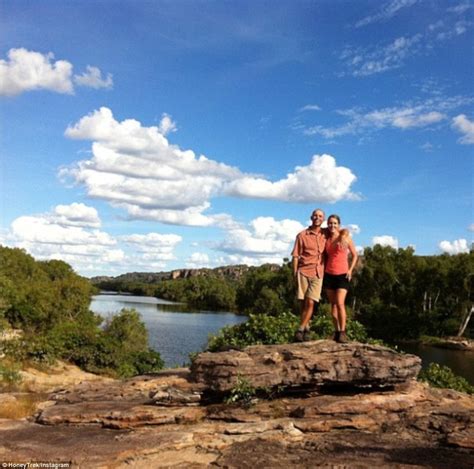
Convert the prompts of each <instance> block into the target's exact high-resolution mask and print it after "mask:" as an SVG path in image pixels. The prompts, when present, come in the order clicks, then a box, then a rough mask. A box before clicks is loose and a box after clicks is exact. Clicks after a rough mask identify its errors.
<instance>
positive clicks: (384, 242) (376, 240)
mask: <svg viewBox="0 0 474 469" xmlns="http://www.w3.org/2000/svg"><path fill="white" fill-rule="evenodd" d="M376 244H380V246H390V247H392V248H394V249H398V239H397V238H394V237H393V236H389V235H382V236H374V237H373V238H372V245H373V246H375V245H376Z"/></svg>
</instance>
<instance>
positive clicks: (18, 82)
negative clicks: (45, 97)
mask: <svg viewBox="0 0 474 469" xmlns="http://www.w3.org/2000/svg"><path fill="white" fill-rule="evenodd" d="M7 56H8V60H0V95H5V96H15V95H18V94H20V93H23V92H24V91H31V90H37V89H46V90H50V91H55V92H57V93H69V94H72V93H73V91H74V88H73V85H72V82H71V75H72V64H71V63H69V62H67V61H66V60H58V61H56V62H54V61H53V59H54V54H52V53H51V52H50V53H49V54H41V53H39V52H33V51H29V50H26V49H23V48H21V49H10V50H9V51H8V54H7Z"/></svg>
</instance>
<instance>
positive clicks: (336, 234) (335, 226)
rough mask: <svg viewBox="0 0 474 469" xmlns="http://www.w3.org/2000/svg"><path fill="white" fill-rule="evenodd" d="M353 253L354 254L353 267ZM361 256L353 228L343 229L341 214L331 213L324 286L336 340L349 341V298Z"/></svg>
mask: <svg viewBox="0 0 474 469" xmlns="http://www.w3.org/2000/svg"><path fill="white" fill-rule="evenodd" d="M349 253H350V254H351V257H352V260H351V265H350V267H349V259H348V255H349ZM357 257H358V256H357V251H356V249H355V246H354V243H353V242H352V239H351V237H350V234H349V231H348V230H346V229H341V219H340V218H339V216H338V215H331V216H330V217H329V218H328V239H327V241H326V266H325V269H324V288H325V289H326V293H327V296H328V299H329V302H330V303H331V314H332V320H333V323H334V329H335V333H334V340H335V341H336V342H341V343H345V342H347V341H348V339H347V335H346V306H345V301H346V295H347V290H348V289H349V285H350V283H349V282H350V281H351V278H352V271H353V270H354V267H355V265H356V263H357Z"/></svg>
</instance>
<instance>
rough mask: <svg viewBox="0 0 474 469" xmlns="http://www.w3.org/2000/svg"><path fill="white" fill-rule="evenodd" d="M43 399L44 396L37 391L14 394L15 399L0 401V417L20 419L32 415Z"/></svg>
mask: <svg viewBox="0 0 474 469" xmlns="http://www.w3.org/2000/svg"><path fill="white" fill-rule="evenodd" d="M44 400H45V396H44V395H42V394H37V393H26V394H20V395H17V396H15V400H13V399H12V400H8V401H7V402H0V418H3V419H13V420H17V419H22V418H25V417H29V416H30V415H33V414H34V413H35V411H36V408H37V406H38V404H39V403H40V402H42V401H44Z"/></svg>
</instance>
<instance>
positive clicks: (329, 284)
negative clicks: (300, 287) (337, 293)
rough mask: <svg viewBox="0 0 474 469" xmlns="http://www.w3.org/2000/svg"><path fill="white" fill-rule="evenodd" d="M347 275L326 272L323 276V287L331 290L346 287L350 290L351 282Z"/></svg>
mask: <svg viewBox="0 0 474 469" xmlns="http://www.w3.org/2000/svg"><path fill="white" fill-rule="evenodd" d="M346 275H347V274H341V275H332V274H328V273H325V274H324V277H323V279H324V280H323V288H325V289H329V290H338V289H339V288H344V289H345V290H349V286H350V282H349V280H347V277H346Z"/></svg>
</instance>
